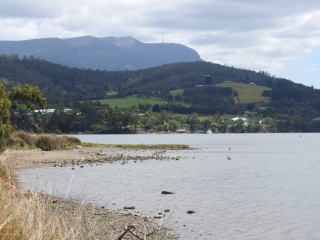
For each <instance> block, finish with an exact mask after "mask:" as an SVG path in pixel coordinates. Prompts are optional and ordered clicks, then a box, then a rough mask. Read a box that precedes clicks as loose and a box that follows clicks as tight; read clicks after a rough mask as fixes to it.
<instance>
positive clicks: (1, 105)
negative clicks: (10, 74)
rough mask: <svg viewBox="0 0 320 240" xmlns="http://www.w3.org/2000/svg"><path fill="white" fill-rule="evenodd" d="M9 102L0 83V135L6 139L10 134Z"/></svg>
mask: <svg viewBox="0 0 320 240" xmlns="http://www.w3.org/2000/svg"><path fill="white" fill-rule="evenodd" d="M10 106H11V102H10V100H9V98H8V97H7V95H6V92H5V86H4V85H3V84H2V83H0V135H1V137H2V136H5V137H8V136H9V134H10V133H11V132H12V126H11V125H10V112H9V109H10Z"/></svg>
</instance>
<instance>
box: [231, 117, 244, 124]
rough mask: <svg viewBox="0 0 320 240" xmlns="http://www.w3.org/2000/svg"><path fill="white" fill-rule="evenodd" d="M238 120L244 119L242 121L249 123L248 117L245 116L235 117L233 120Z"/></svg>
mask: <svg viewBox="0 0 320 240" xmlns="http://www.w3.org/2000/svg"><path fill="white" fill-rule="evenodd" d="M238 120H242V121H244V123H245V124H248V119H246V118H244V117H234V118H232V121H238Z"/></svg>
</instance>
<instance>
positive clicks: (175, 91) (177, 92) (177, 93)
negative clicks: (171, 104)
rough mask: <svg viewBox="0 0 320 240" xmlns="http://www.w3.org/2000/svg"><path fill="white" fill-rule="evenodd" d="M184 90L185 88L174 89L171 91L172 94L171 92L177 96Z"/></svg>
mask: <svg viewBox="0 0 320 240" xmlns="http://www.w3.org/2000/svg"><path fill="white" fill-rule="evenodd" d="M183 91H184V89H177V90H172V91H170V94H171V95H172V96H177V95H180V94H182V93H183Z"/></svg>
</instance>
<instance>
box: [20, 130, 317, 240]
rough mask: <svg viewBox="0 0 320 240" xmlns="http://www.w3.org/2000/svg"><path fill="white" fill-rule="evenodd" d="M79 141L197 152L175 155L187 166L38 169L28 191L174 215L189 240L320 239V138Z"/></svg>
mask: <svg viewBox="0 0 320 240" xmlns="http://www.w3.org/2000/svg"><path fill="white" fill-rule="evenodd" d="M78 137H80V138H81V140H82V141H87V142H98V143H114V144H140V143H143V144H160V143H182V144H189V145H190V146H191V147H194V148H196V149H195V150H188V151H167V153H166V155H167V156H174V157H177V156H181V158H180V160H179V161H176V160H171V161H167V160H165V161H156V160H152V161H146V162H137V163H134V162H133V161H129V163H127V164H124V165H122V164H121V163H113V164H103V165H99V166H96V165H93V166H85V167H84V168H77V169H76V170H75V171H72V170H71V167H65V168H51V167H48V168H44V169H30V170H26V171H23V172H19V173H18V175H19V176H20V178H21V179H28V182H24V183H23V184H22V187H23V188H24V189H30V188H32V189H35V190H37V191H39V192H45V193H51V194H53V195H56V196H59V197H65V198H67V199H71V200H76V201H84V202H87V203H92V204H96V205H101V206H106V207H107V208H109V209H114V210H116V209H122V208H123V207H124V206H128V205H133V206H135V207H136V209H135V211H139V212H141V213H142V214H144V215H151V216H153V215H155V214H157V213H159V212H163V210H164V209H165V208H169V209H170V210H171V211H170V213H169V214H167V215H166V216H165V218H164V224H167V225H170V226H173V227H175V228H177V232H178V233H180V234H181V236H182V239H320V230H319V226H320V202H319V200H320V161H319V160H320V157H319V155H318V151H317V150H318V148H319V140H320V134H318V133H317V134H316V133H314V134H221V135H220V134H219V135H185V134H183V135H82V136H78ZM126 153H127V154H131V155H135V154H138V153H136V152H130V153H128V152H126ZM152 153H153V151H149V152H148V151H146V152H145V153H144V154H148V155H150V154H152ZM139 155H141V154H140V153H139ZM228 157H229V158H231V160H228ZM162 190H170V191H175V194H173V195H162V194H161V191H162ZM113 204H115V205H113ZM188 210H195V211H196V213H195V214H187V213H186V212H187V211H188Z"/></svg>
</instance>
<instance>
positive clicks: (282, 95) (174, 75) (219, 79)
mask: <svg viewBox="0 0 320 240" xmlns="http://www.w3.org/2000/svg"><path fill="white" fill-rule="evenodd" d="M0 78H1V79H2V82H4V84H5V85H6V87H7V89H10V88H11V87H12V86H14V85H24V84H31V85H34V86H38V87H39V88H40V90H41V92H42V94H43V95H44V96H45V97H46V98H47V100H48V103H49V105H50V104H51V105H55V104H64V106H70V105H71V104H72V103H74V102H75V101H80V100H98V99H105V98H108V97H126V96H132V95H134V94H137V95H138V96H149V97H150V96H151V97H156V98H161V99H165V100H169V101H175V102H177V103H179V102H185V103H188V104H191V105H194V107H193V108H191V109H189V110H188V111H187V112H188V113H190V112H197V111H198V113H201V114H214V113H215V111H220V112H223V113H227V114H240V113H241V112H242V111H243V110H244V109H245V108H246V106H239V104H237V105H238V106H236V105H235V104H236V103H235V102H234V101H233V100H232V99H234V97H236V96H237V92H236V91H234V90H232V89H229V90H223V88H220V87H215V86H214V85H215V84H218V83H223V82H226V81H228V82H235V83H246V84H249V83H254V84H256V85H260V86H265V87H269V88H271V89H272V90H270V91H265V92H263V95H264V96H266V97H270V98H271V99H272V102H271V104H270V105H268V106H270V107H271V108H270V109H265V111H268V112H269V114H270V113H271V114H272V113H275V112H278V109H282V110H281V111H283V108H285V107H286V106H292V105H294V106H296V107H298V108H297V109H299V108H308V107H312V109H314V110H315V111H319V110H320V103H319V101H320V100H319V99H320V90H319V89H313V87H307V86H304V85H302V84H296V83H294V82H292V81H289V80H286V79H279V78H275V77H272V76H270V74H268V73H266V72H255V71H251V70H245V69H237V68H234V67H227V66H222V65H219V64H213V63H208V62H202V61H199V62H192V63H173V64H168V65H163V66H159V67H155V68H148V69H141V70H137V71H127V70H126V71H100V70H91V69H87V70H86V69H78V68H69V67H66V66H62V65H58V64H53V63H51V62H48V61H45V60H40V59H35V58H32V57H31V58H24V59H19V58H18V56H16V55H11V56H6V55H1V56H0ZM197 85H198V86H199V85H200V86H205V88H204V89H201V87H200V88H199V87H197ZM197 88H198V89H197ZM175 89H184V91H183V92H182V94H180V95H177V96H175V97H174V96H172V95H171V94H170V90H175ZM110 91H114V92H115V93H117V94H116V95H113V96H108V95H107V93H108V92H110ZM240 105H241V104H240ZM196 109H197V111H196ZM223 109H224V110H223ZM167 110H172V109H170V108H167ZM222 110H223V111H222ZM178 111H179V110H178ZM184 111H185V110H184ZM296 111H297V110H296ZM180 112H182V110H180Z"/></svg>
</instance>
